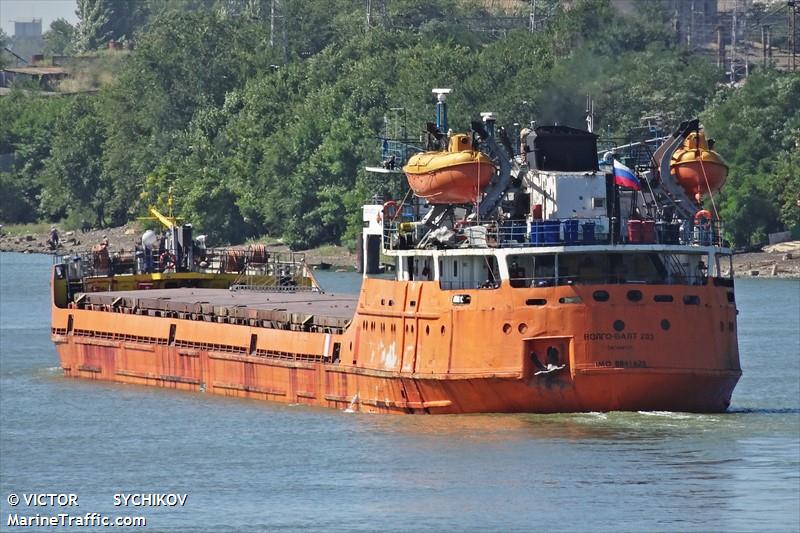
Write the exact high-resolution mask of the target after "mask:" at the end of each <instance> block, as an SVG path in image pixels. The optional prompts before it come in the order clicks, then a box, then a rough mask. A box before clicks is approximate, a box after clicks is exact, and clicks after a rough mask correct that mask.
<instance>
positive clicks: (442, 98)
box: [431, 89, 453, 132]
mask: <svg viewBox="0 0 800 533" xmlns="http://www.w3.org/2000/svg"><path fill="white" fill-rule="evenodd" d="M452 91H453V89H433V90H432V91H431V92H432V93H433V94H435V95H436V127H437V128H439V131H441V132H447V95H448V94H450V93H451V92H452Z"/></svg>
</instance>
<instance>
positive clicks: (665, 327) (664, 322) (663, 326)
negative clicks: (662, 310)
mask: <svg viewBox="0 0 800 533" xmlns="http://www.w3.org/2000/svg"><path fill="white" fill-rule="evenodd" d="M671 325H672V324H670V323H669V320H667V319H666V318H665V319H664V320H662V321H661V329H663V330H664V331H669V328H670V326H671Z"/></svg>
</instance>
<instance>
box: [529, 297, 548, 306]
mask: <svg viewBox="0 0 800 533" xmlns="http://www.w3.org/2000/svg"><path fill="white" fill-rule="evenodd" d="M525 305H547V300H545V299H544V298H528V299H527V300H525Z"/></svg>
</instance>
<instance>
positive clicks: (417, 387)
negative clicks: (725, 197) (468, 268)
mask: <svg viewBox="0 0 800 533" xmlns="http://www.w3.org/2000/svg"><path fill="white" fill-rule="evenodd" d="M597 287H598V286H585V287H581V286H577V285H575V286H562V287H548V288H536V289H512V288H506V287H503V288H501V289H498V290H496V291H480V290H474V291H464V292H466V293H469V294H470V295H471V300H472V303H471V304H470V306H471V307H472V308H471V309H470V308H454V306H453V304H452V298H451V294H450V293H449V292H446V291H441V290H440V289H439V288H438V283H434V282H397V281H390V280H379V279H365V280H364V285H363V287H362V293H361V297H360V298H359V300H358V306H357V309H356V310H355V314H354V317H353V320H352V321H351V323H350V324H349V327H347V328H346V329H344V330H340V331H338V332H331V333H325V332H320V331H315V332H312V331H296V330H295V331H293V330H292V329H288V328H287V329H280V328H278V329H276V328H275V327H273V328H268V327H261V326H259V324H257V323H254V322H252V321H251V322H252V323H247V322H246V321H243V319H238V318H234V317H230V316H228V317H224V316H219V317H215V318H213V319H211V320H208V319H203V318H202V317H199V316H197V317H194V318H189V317H190V315H185V317H186V318H180V317H178V316H176V315H170V316H167V315H163V314H161V316H153V314H152V313H150V314H147V315H140V314H128V312H127V311H126V310H124V309H119V308H117V309H118V311H116V312H109V311H104V310H97V309H95V310H89V309H78V308H74V307H72V308H70V307H68V308H59V307H57V306H53V325H52V328H53V329H52V339H53V341H54V342H55V344H56V346H57V349H58V353H59V357H60V359H61V366H62V368H63V371H64V375H65V376H68V377H76V378H85V379H92V380H106V381H116V382H121V383H129V384H136V385H149V386H158V387H163V388H172V389H179V390H188V391H197V392H206V393H213V394H220V395H225V396H233V397H241V398H252V399H259V400H269V401H277V402H284V403H298V404H308V405H315V406H323V407H331V408H336V409H348V408H349V409H352V410H354V411H362V412H383V413H431V414H439V413H440V414H446V413H478V412H531V413H554V412H586V411H613V410H624V411H643V410H658V411H662V410H663V411H688V412H709V413H713V412H722V411H724V410H725V409H727V407H728V406H729V404H730V400H731V395H732V392H733V390H734V387H735V386H736V383H737V381H738V379H739V377H740V375H741V370H740V367H739V356H738V346H737V341H736V309H735V305H734V304H733V303H732V296H731V295H732V287H724V286H721V287H717V286H714V285H713V284H711V283H709V284H708V285H707V286H703V287H697V286H643V285H640V286H638V287H640V289H639V290H641V292H642V293H644V294H643V300H644V301H648V300H649V301H652V300H653V298H654V297H655V296H657V295H664V294H669V295H670V296H671V297H672V298H671V301H672V302H673V303H671V304H659V305H660V307H657V308H656V307H652V306H649V307H648V305H645V304H640V303H633V302H630V301H626V299H625V295H626V292H627V291H628V290H629V289H630V287H629V286H627V287H626V286H624V285H619V286H613V285H605V286H603V287H604V290H606V291H607V292H608V293H609V295H610V301H611V302H619V303H616V304H608V303H606V302H592V293H593V291H594V290H595V289H597ZM686 293H690V294H691V295H693V297H695V298H697V300H695V299H688V300H687V299H684V298H683V296H684V294H686ZM534 294H535V295H536V296H537V297H538V298H541V299H543V300H547V301H548V302H562V301H567V302H568V301H577V300H578V299H579V300H582V301H583V302H584V303H583V304H580V305H576V304H563V305H562V304H560V303H555V304H553V305H550V304H548V305H545V306H541V307H540V306H536V307H534V308H531V307H530V305H529V304H527V303H526V302H527V301H528V300H529V299H530V297H531V295H534ZM570 299H571V300H570ZM123 300H124V299H123ZM684 301H689V302H695V301H697V302H700V301H702V302H703V305H695V304H694V303H692V304H685V303H683V302H684ZM587 302H592V303H587ZM623 302H627V303H623ZM159 313H166V312H157V313H155V314H156V315H158V314H159ZM301 318H302V317H301ZM659 324H660V325H659ZM612 326H613V327H612ZM620 327H623V328H624V329H617V328H620ZM551 357H552V361H550V360H549V359H550V358H551ZM548 363H552V367H548V368H546V367H545V365H546V364H548Z"/></svg>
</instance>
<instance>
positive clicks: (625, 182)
mask: <svg viewBox="0 0 800 533" xmlns="http://www.w3.org/2000/svg"><path fill="white" fill-rule="evenodd" d="M614 184H615V185H619V186H620V187H625V188H626V189H633V190H634V191H639V190H641V189H642V184H641V183H639V178H637V177H636V175H635V174H634V173H633V171H632V170H631V169H629V168H628V167H626V166H625V165H623V164H622V163H620V162H619V161H617V160H616V159H615V160H614Z"/></svg>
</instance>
